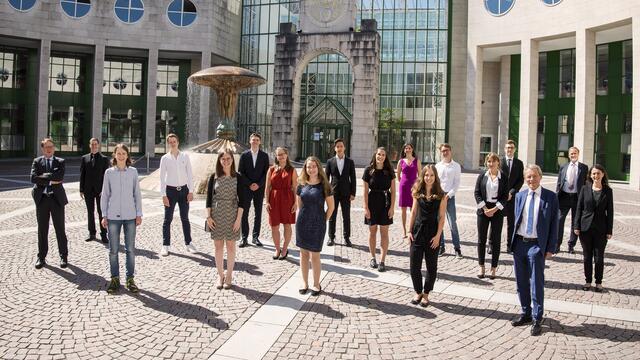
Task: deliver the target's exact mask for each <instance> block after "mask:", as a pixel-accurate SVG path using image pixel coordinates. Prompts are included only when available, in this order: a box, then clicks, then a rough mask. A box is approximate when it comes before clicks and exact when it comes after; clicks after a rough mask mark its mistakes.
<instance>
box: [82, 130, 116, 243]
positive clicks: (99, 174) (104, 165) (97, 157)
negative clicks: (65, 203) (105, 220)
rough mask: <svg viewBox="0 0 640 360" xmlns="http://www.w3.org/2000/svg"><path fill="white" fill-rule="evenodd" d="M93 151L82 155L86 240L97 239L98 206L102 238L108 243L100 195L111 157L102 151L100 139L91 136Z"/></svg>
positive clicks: (90, 145) (90, 143) (90, 141)
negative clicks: (85, 206) (86, 223)
mask: <svg viewBox="0 0 640 360" xmlns="http://www.w3.org/2000/svg"><path fill="white" fill-rule="evenodd" d="M89 148H90V149H91V152H90V153H89V154H86V155H84V156H83V157H82V159H81V161H80V197H82V198H83V199H84V202H85V204H86V205H87V219H88V222H89V224H88V229H89V238H87V239H86V240H85V241H91V240H96V219H95V216H94V212H95V208H96V206H97V208H98V217H99V221H98V222H99V223H100V239H101V240H102V242H103V243H105V244H106V243H108V242H109V240H108V239H107V229H105V228H103V227H102V211H101V210H100V195H101V192H102V180H103V179H104V172H105V171H107V169H108V168H109V158H108V157H106V156H104V155H102V153H101V152H100V140H98V139H96V138H91V140H89ZM96 204H97V205H96Z"/></svg>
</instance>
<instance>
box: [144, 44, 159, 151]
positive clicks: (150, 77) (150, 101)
mask: <svg viewBox="0 0 640 360" xmlns="http://www.w3.org/2000/svg"><path fill="white" fill-rule="evenodd" d="M157 83H158V48H150V49H149V56H148V61H147V91H146V95H147V111H146V112H145V113H146V121H145V129H146V130H145V135H146V136H145V142H144V144H145V146H144V152H145V153H146V154H149V156H154V155H155V147H156V95H157V92H158V90H157V87H156V84H157Z"/></svg>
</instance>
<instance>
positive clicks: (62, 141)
mask: <svg viewBox="0 0 640 360" xmlns="http://www.w3.org/2000/svg"><path fill="white" fill-rule="evenodd" d="M48 115H49V119H48V120H49V121H48V126H49V130H48V133H47V134H48V135H47V136H48V137H50V138H51V139H53V142H54V143H56V146H57V147H58V150H59V151H61V152H82V151H83V150H84V142H83V141H82V139H84V134H83V128H84V127H83V126H82V125H83V124H84V122H85V114H84V110H83V109H81V108H79V107H78V106H74V105H69V106H66V105H50V106H49V114H48Z"/></svg>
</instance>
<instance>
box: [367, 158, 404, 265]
mask: <svg viewBox="0 0 640 360" xmlns="http://www.w3.org/2000/svg"><path fill="white" fill-rule="evenodd" d="M395 178H396V175H395V172H394V171H393V167H391V162H390V161H389V157H388V156H387V151H386V150H385V149H384V148H383V147H379V148H378V149H377V150H376V153H375V154H373V157H372V158H371V163H370V164H369V166H367V168H366V169H364V174H363V175H362V180H363V181H364V223H365V224H367V225H369V253H370V254H371V261H370V262H369V266H371V267H372V268H374V269H375V268H378V271H380V272H383V271H385V270H386V268H385V264H384V260H385V258H386V257H387V250H389V225H391V224H393V208H394V204H395V201H396V181H395ZM378 226H379V227H380V248H381V251H380V266H378V263H377V262H376V233H377V232H378Z"/></svg>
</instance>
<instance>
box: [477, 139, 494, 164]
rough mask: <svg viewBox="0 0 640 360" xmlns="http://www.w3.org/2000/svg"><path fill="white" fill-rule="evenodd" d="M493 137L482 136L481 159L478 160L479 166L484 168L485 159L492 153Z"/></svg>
mask: <svg viewBox="0 0 640 360" xmlns="http://www.w3.org/2000/svg"><path fill="white" fill-rule="evenodd" d="M492 139H493V136H491V135H481V136H480V159H478V166H479V167H481V168H483V167H484V159H485V157H486V156H487V155H488V154H489V153H490V152H491V141H492Z"/></svg>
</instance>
